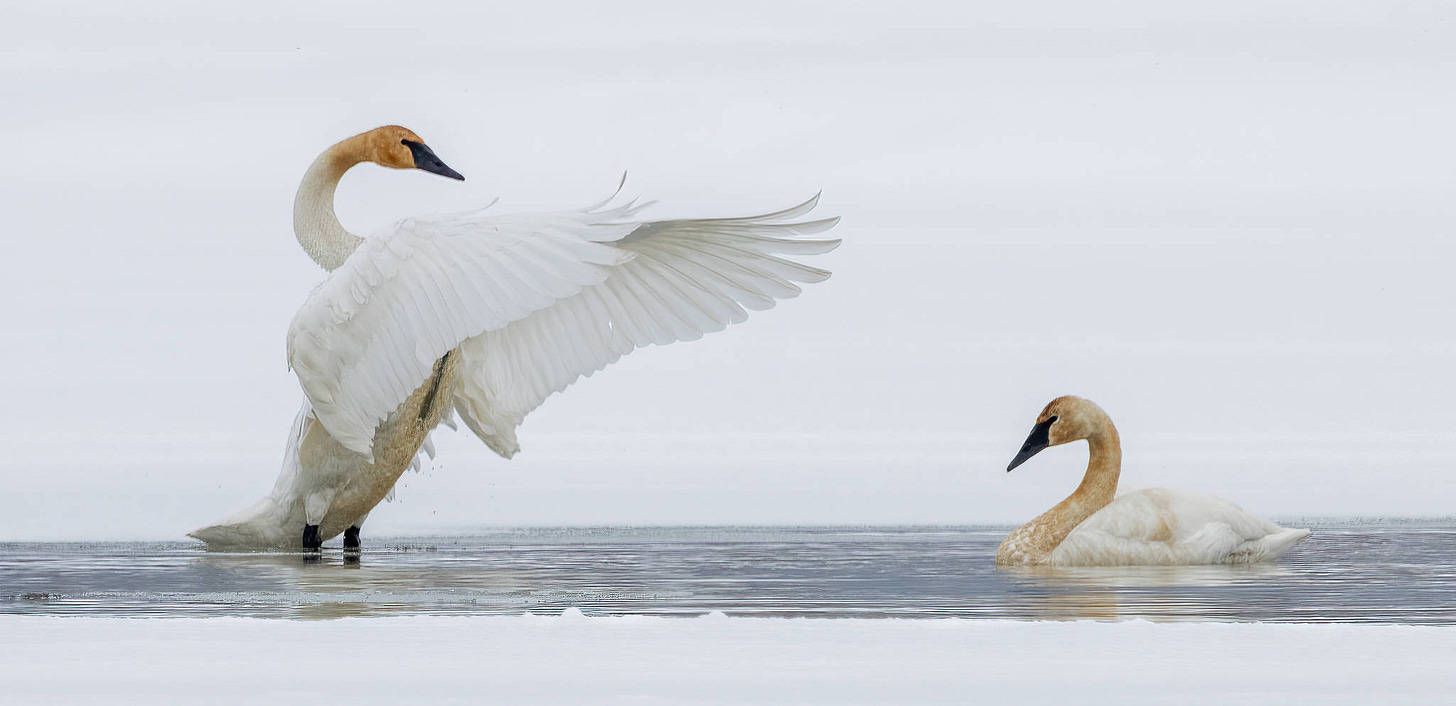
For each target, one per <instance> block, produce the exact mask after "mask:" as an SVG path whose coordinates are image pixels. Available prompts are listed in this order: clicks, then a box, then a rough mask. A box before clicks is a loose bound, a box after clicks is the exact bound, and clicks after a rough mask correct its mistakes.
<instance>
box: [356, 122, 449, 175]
mask: <svg viewBox="0 0 1456 706" xmlns="http://www.w3.org/2000/svg"><path fill="white" fill-rule="evenodd" d="M359 137H360V138H361V142H362V144H361V145H360V148H361V151H362V155H361V156H362V157H363V158H364V160H365V161H369V162H373V163H375V164H378V165H380V166H382V167H389V168H390V169H419V170H422V171H426V172H429V173H431V174H439V175H440V176H445V177H450V178H451V179H459V180H460V181H465V177H464V176H463V175H461V174H460V172H457V171H455V170H454V169H451V168H449V167H447V166H445V163H444V162H443V161H441V160H440V158H439V157H437V156H435V152H434V150H431V149H430V148H429V147H428V146H426V145H425V141H424V140H423V139H421V138H420V136H419V135H416V134H415V133H414V131H412V130H410V129H409V128H404V127H400V126H398V125H385V126H384V127H377V128H374V129H373V130H370V131H369V132H366V133H364V134H363V135H360V136H359Z"/></svg>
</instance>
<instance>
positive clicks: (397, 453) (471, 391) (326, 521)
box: [191, 125, 839, 549]
mask: <svg viewBox="0 0 1456 706" xmlns="http://www.w3.org/2000/svg"><path fill="white" fill-rule="evenodd" d="M361 162H373V163H375V164H379V165H382V166H385V167H390V168H394V169H421V170H424V171H427V172H432V173H434V174H439V175H442V176H446V177H450V178H453V179H462V180H463V179H464V177H463V176H461V175H460V174H459V173H458V172H456V171H455V170H453V169H451V168H450V167H447V166H445V164H444V162H442V161H440V158H439V157H437V156H436V155H435V153H434V152H433V151H432V150H431V149H430V148H429V147H427V146H425V142H424V140H422V139H420V137H419V136H418V135H416V134H415V133H413V132H411V131H409V130H407V129H405V128H402V127H399V126H393V125H391V126H385V127H381V128H377V129H374V130H370V131H368V132H365V133H362V134H359V135H355V136H354V137H351V138H349V139H347V140H344V141H343V142H340V143H338V144H336V145H334V146H333V147H330V148H329V149H328V150H326V151H324V153H323V154H321V155H319V157H318V159H316V160H315V161H314V162H313V165H312V166H310V167H309V168H308V171H307V173H306V174H305V175H304V177H303V183H302V184H301V185H300V186H299V187H298V194H297V196H296V198H295V200H294V206H293V228H294V233H295V234H296V235H297V237H298V242H299V244H300V245H302V246H303V249H304V251H305V252H307V253H308V254H309V256H310V257H311V258H313V260H314V261H315V262H317V263H318V264H319V265H321V266H322V267H323V268H324V269H326V270H329V275H328V276H327V277H326V278H325V279H324V281H323V282H322V283H321V284H320V285H319V286H318V287H317V288H316V289H314V291H313V293H312V294H310V295H309V297H308V299H307V300H306V301H305V302H304V305H303V308H302V309H300V310H299V312H298V314H297V316H295V317H294V319H293V323H292V324H291V325H290V326H289V330H288V363H289V365H290V366H291V367H292V368H293V371H294V373H295V374H296V375H297V376H298V382H299V384H300V385H301V386H302V387H303V392H304V396H305V398H306V399H305V401H304V404H303V408H302V409H301V410H299V413H298V416H297V418H296V419H295V420H294V424H293V429H292V433H291V434H290V436H289V439H288V446H287V451H286V453H285V454H284V460H283V470H282V473H281V474H280V476H279V478H278V481H277V482H276V483H275V484H274V488H273V491H272V493H270V494H269V495H268V497H265V498H263V499H262V500H260V501H258V502H257V503H256V504H254V505H253V506H252V507H250V508H248V509H247V510H244V511H242V512H240V513H237V514H236V515H233V516H231V517H229V518H227V519H224V520H222V521H221V522H219V523H218V524H215V525H212V526H209V527H205V528H203V529H199V530H197V531H195V532H192V533H191V536H193V537H196V538H198V539H201V540H203V541H204V542H207V543H208V544H209V545H210V546H217V547H229V548H290V547H292V548H297V547H300V546H301V547H303V548H305V549H317V548H318V547H319V544H320V543H321V542H322V541H323V540H326V539H329V538H331V537H334V536H336V535H338V534H340V533H341V532H342V533H344V534H345V537H344V543H345V547H346V549H357V548H358V546H359V527H360V525H361V523H362V522H363V521H364V518H365V516H366V515H367V514H368V513H369V511H370V510H371V509H372V508H373V507H374V506H375V505H376V504H378V503H379V502H380V500H382V499H384V498H385V497H386V496H387V495H388V494H390V493H391V492H392V490H393V488H394V484H395V482H396V481H397V480H398V479H399V477H400V475H401V474H402V473H404V471H405V470H406V469H407V468H409V467H410V466H411V465H412V464H417V463H418V454H419V453H420V452H421V450H423V452H424V453H426V454H428V455H430V456H432V457H433V455H434V449H433V446H432V445H431V444H430V442H429V438H428V437H429V434H430V432H431V431H432V430H433V429H434V428H435V426H436V425H437V424H440V423H445V424H447V425H450V426H452V427H453V426H454V425H453V419H452V418H453V416H454V415H456V414H458V415H459V417H460V419H461V420H463V421H464V422H465V425H466V426H467V427H469V428H470V430H471V431H472V432H474V433H475V435H476V436H478V437H480V439H481V440H482V441H484V442H485V444H486V445H487V446H489V447H490V448H491V450H493V451H495V452H496V453H497V454H500V455H501V456H503V457H505V458H510V457H511V456H513V455H515V453H516V451H518V450H519V448H520V447H519V445H518V444H517V443H516V431H515V430H516V427H517V426H518V425H519V424H520V423H521V420H522V419H523V418H524V417H525V416H526V415H527V414H528V413H529V412H531V410H533V409H535V408H536V407H537V406H538V405H540V404H541V403H542V401H544V400H545V399H546V398H547V397H548V396H550V395H551V394H553V393H555V392H560V391H561V390H563V389H565V388H566V387H567V386H568V385H570V384H571V383H572V382H574V381H575V380H576V379H577V378H579V377H581V376H583V375H591V374H592V373H593V372H595V371H597V370H601V369H602V368H604V367H606V366H607V365H609V364H611V363H613V362H615V361H616V360H617V359H618V358H621V357H622V356H623V355H626V354H627V353H630V352H632V351H633V350H635V349H637V348H640V347H643V346H646V345H649V344H657V345H665V344H668V343H672V342H674V341H685V340H695V339H697V338H700V337H702V335H703V334H705V333H710V332H713V331H721V330H722V329H724V328H725V327H727V326H728V325H729V324H734V323H738V322H740V321H743V320H744V319H746V318H747V316H748V314H747V311H746V310H750V309H751V310H762V309H768V308H770V307H772V306H773V305H774V302H775V300H776V299H784V298H788V297H793V296H795V295H797V294H798V293H799V291H800V289H799V287H798V286H797V285H796V284H795V282H808V283H812V282H822V281H824V280H825V279H828V277H829V272H827V271H824V270H820V269H816V268H813V267H807V266H805V265H802V264H799V263H798V262H796V261H794V260H791V259H788V258H786V257H782V256H783V255H816V254H820V253H825V252H828V251H830V250H833V249H834V248H835V247H837V246H838V245H839V241H838V240H814V239H806V238H801V237H798V236H802V235H808V234H813V233H818V232H821V231H824V230H827V229H829V228H830V227H832V226H833V225H834V224H835V223H837V222H838V220H839V219H838V218H826V219H822V220H815V221H796V220H794V219H796V218H798V217H800V216H803V215H804V214H806V213H808V212H809V211H810V210H811V209H813V208H814V206H815V204H816V203H817V201H818V197H817V196H816V197H815V198H813V199H810V200H809V201H807V202H805V203H802V204H800V205H798V206H795V207H793V208H789V209H786V210H783V211H778V212H775V213H767V214H764V215H761V216H748V217H742V218H717V219H695V220H670V221H642V220H638V219H636V218H634V216H635V215H636V214H637V213H638V212H639V211H641V210H642V208H644V207H645V204H643V205H638V204H636V203H635V202H634V203H629V204H626V205H622V206H615V207H608V204H609V203H610V202H611V201H612V199H608V200H607V201H605V202H602V203H600V204H597V205H596V206H592V207H589V208H585V209H580V210H573V211H559V212H554V213H537V214H513V215H500V216H483V215H480V214H479V212H472V213H465V214H455V215H436V216H421V217H416V218H407V219H405V220H403V221H400V222H398V223H395V224H394V225H391V226H388V227H386V228H383V229H382V230H380V231H378V232H376V233H375V234H374V235H373V236H371V237H369V238H367V239H366V238H360V237H358V236H356V235H353V234H352V233H349V232H348V231H347V230H345V229H344V227H343V226H342V225H341V224H340V223H339V220H338V218H337V217H336V216H335V214H334V191H335V188H336V187H337V186H338V183H339V180H340V179H341V178H342V177H343V176H344V173H345V172H347V171H348V170H349V169H350V168H352V167H353V166H354V165H356V164H360V163H361Z"/></svg>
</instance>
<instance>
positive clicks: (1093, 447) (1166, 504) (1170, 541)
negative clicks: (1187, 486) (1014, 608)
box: [996, 396, 1309, 566]
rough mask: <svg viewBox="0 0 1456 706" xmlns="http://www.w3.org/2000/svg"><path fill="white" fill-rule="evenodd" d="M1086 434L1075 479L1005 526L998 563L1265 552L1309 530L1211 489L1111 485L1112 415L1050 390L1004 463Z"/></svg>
mask: <svg viewBox="0 0 1456 706" xmlns="http://www.w3.org/2000/svg"><path fill="white" fill-rule="evenodd" d="M1082 439H1086V440H1087V447H1088V450H1089V452H1090V456H1091V458H1090V459H1089V460H1088V462H1087V473H1086V475H1084V476H1083V477H1082V484H1081V485H1079V486H1077V490H1076V491H1074V492H1073V493H1072V494H1071V495H1070V496H1068V497H1067V499H1066V500H1063V501H1061V502H1060V503H1057V505H1056V506H1055V507H1053V508H1052V509H1050V510H1047V511H1046V512H1044V513H1042V514H1041V516H1039V517H1037V518H1036V519H1034V520H1032V521H1031V522H1028V523H1026V524H1024V525H1022V526H1021V527H1019V528H1017V529H1016V531H1014V532H1012V533H1011V534H1009V535H1007V537H1006V539H1005V541H1003V542H1001V546H1000V548H998V549H997V550H996V564H997V565H998V566H1008V565H1027V564H1051V565H1058V566H1130V565H1189V564H1248V563H1254V562H1261V561H1274V560H1275V559H1278V558H1279V557H1280V555H1282V554H1284V552H1286V551H1288V550H1289V548H1290V547H1293V546H1294V545H1295V544H1298V543H1299V542H1300V540H1303V539H1304V538H1306V537H1308V536H1309V530H1307V529H1288V528H1285V527H1280V526H1278V525H1276V524H1274V523H1272V522H1270V521H1268V520H1265V519H1263V518H1260V517H1258V516H1256V515H1253V514H1251V513H1249V512H1248V511H1247V510H1244V509H1243V508H1240V507H1239V506H1237V505H1234V504H1233V503H1231V502H1229V501H1227V500H1223V499H1220V498H1215V497H1213V496H1211V495H1204V494H1202V493H1193V492H1188V491H1182V490H1167V489H1164V488H1148V489H1145V490H1138V491H1135V492H1131V493H1126V494H1124V495H1120V496H1117V499H1116V500H1114V499H1113V496H1114V495H1116V493H1117V477H1118V475H1119V473H1121V471H1122V446H1121V443H1120V442H1119V440H1118V436H1117V428H1116V427H1114V426H1112V419H1111V418H1109V417H1108V416H1107V413H1106V412H1104V411H1102V408H1101V407H1098V406H1097V405H1096V404H1094V403H1093V402H1092V401H1091V400H1084V399H1082V398H1080V397H1070V396H1069V397H1058V398H1057V399H1055V400H1052V402H1051V404H1048V405H1047V406H1046V408H1045V409H1043V410H1042V412H1041V415H1040V416H1038V417H1037V418H1036V426H1035V427H1033V428H1032V430H1031V435H1030V436H1028V437H1027V438H1026V443H1025V444H1023V445H1022V447H1021V452H1020V453H1018V454H1016V458H1015V459H1012V461H1011V465H1009V466H1007V467H1006V471H1007V472H1008V473H1009V472H1010V471H1011V469H1013V468H1016V467H1017V466H1020V465H1021V464H1022V463H1024V462H1025V461H1026V459H1029V458H1031V457H1032V456H1035V455H1036V454H1037V452H1039V451H1041V450H1042V449H1044V448H1046V447H1048V446H1057V445H1059V444H1067V443H1071V442H1073V441H1079V440H1082Z"/></svg>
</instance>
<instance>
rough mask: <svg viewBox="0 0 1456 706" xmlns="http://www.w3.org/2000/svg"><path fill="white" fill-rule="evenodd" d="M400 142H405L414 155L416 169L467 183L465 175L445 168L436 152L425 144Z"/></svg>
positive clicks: (412, 141) (407, 141)
mask: <svg viewBox="0 0 1456 706" xmlns="http://www.w3.org/2000/svg"><path fill="white" fill-rule="evenodd" d="M400 142H403V143H404V146H405V147H408V148H409V149H410V153H411V154H413V155H414V157H415V169H423V170H425V171H427V172H429V173H431V174H439V175H440V176H444V177H450V178H451V179H459V180H460V181H465V175H464V174H461V173H460V172H457V171H455V170H454V169H451V168H449V167H447V166H445V163H444V162H442V161H440V158H439V157H436V156H435V152H434V150H431V149H430V148H429V147H426V146H425V143H423V142H415V141H414V140H400Z"/></svg>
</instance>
